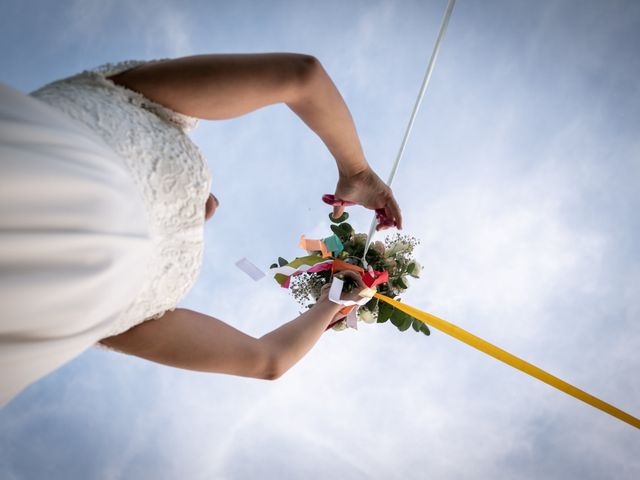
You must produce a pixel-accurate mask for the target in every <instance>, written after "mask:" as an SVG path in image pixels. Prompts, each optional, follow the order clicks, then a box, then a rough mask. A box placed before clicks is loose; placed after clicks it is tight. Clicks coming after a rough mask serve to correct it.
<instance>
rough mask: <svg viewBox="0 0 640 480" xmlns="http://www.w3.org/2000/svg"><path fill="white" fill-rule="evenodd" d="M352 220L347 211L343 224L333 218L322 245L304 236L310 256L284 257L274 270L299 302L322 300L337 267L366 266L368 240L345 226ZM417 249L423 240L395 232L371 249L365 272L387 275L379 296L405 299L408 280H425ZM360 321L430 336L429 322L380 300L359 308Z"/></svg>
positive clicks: (339, 325) (343, 323)
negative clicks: (421, 278) (322, 289)
mask: <svg viewBox="0 0 640 480" xmlns="http://www.w3.org/2000/svg"><path fill="white" fill-rule="evenodd" d="M348 218H349V215H348V214H347V213H346V212H345V213H344V214H343V215H342V216H341V217H340V218H338V219H334V218H333V216H332V215H331V214H329V219H330V220H331V222H332V223H333V224H332V225H331V230H332V231H333V235H331V236H330V237H327V238H325V239H323V240H306V239H305V238H304V236H303V237H302V239H301V246H302V247H303V248H305V249H307V250H308V253H309V255H308V256H306V257H301V258H296V259H295V260H293V261H291V262H288V261H287V260H286V259H284V258H282V257H279V258H278V262H277V263H274V264H273V265H271V270H272V272H274V273H275V279H276V281H277V282H278V283H280V285H282V286H283V287H288V288H290V290H291V293H292V295H293V297H294V298H295V299H296V300H297V301H298V303H300V304H301V305H303V306H305V307H307V308H310V307H312V306H313V305H314V303H315V302H316V301H317V300H318V298H319V297H320V289H321V288H322V287H323V285H325V284H326V283H329V282H330V281H331V278H332V268H331V265H332V263H333V262H336V261H338V263H339V262H346V263H347V264H351V265H354V266H359V267H364V266H363V265H362V263H363V262H362V260H361V259H362V256H363V253H364V249H365V244H366V241H367V235H366V234H364V233H356V232H355V231H354V229H353V227H352V226H351V225H350V224H349V223H347V222H346V220H347V219H348ZM418 244H419V240H417V239H416V238H414V237H412V236H410V235H402V234H399V233H396V234H395V235H392V236H390V237H387V238H386V239H385V241H384V242H380V241H376V242H373V243H372V244H371V245H370V246H369V250H368V251H367V254H366V257H365V260H366V264H367V268H366V269H361V270H362V271H363V272H370V273H371V274H374V272H375V274H381V273H384V272H386V275H388V280H387V281H386V282H384V283H380V284H378V285H376V286H375V287H374V288H375V289H376V290H377V292H378V293H380V294H381V295H385V296H388V297H391V298H393V299H395V300H400V298H399V296H400V295H401V294H402V293H403V292H405V291H406V290H407V289H408V288H409V282H410V281H409V278H419V277H420V273H421V270H422V267H421V266H420V264H419V263H418V262H417V261H416V260H415V259H414V258H413V250H414V248H415V247H416V246H417V245H418ZM371 278H372V277H371ZM352 287H353V285H350V284H349V283H346V284H345V289H348V288H352ZM357 319H358V320H359V321H363V322H366V323H385V322H387V321H390V322H391V323H392V324H393V325H394V326H395V327H396V328H397V329H398V330H400V331H402V332H404V331H405V330H408V329H409V328H410V327H412V328H413V330H415V331H416V332H422V333H423V334H425V335H429V334H430V331H429V327H428V326H427V325H426V324H425V323H423V322H421V321H420V320H418V319H415V318H413V317H411V316H410V315H408V314H407V313H404V312H402V311H400V310H397V309H395V308H393V307H392V306H391V305H389V304H387V303H385V302H379V301H378V299H377V298H371V300H369V301H368V302H367V303H365V304H364V305H362V306H360V307H359V308H358V309H357ZM347 323H348V322H347V320H346V319H342V320H340V321H338V322H336V323H334V324H333V329H334V330H344V329H345V328H347Z"/></svg>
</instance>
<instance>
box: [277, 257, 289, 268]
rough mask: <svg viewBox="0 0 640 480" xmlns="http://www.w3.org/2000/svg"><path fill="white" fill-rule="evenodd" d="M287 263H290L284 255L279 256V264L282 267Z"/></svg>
mask: <svg viewBox="0 0 640 480" xmlns="http://www.w3.org/2000/svg"><path fill="white" fill-rule="evenodd" d="M287 263H289V262H288V261H287V260H285V259H284V258H282V257H278V265H279V266H281V267H284V266H285V265H286V264H287Z"/></svg>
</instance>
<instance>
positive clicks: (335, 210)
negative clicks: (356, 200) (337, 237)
mask: <svg viewBox="0 0 640 480" xmlns="http://www.w3.org/2000/svg"><path fill="white" fill-rule="evenodd" d="M343 213H344V207H343V206H342V205H336V206H335V207H333V219H334V220H337V219H338V218H340V217H341V216H342V214H343Z"/></svg>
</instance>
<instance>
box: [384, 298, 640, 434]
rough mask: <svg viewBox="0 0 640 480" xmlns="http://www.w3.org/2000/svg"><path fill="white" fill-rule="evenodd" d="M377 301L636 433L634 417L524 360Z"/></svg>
mask: <svg viewBox="0 0 640 480" xmlns="http://www.w3.org/2000/svg"><path fill="white" fill-rule="evenodd" d="M374 296H375V297H376V298H377V299H378V300H381V301H383V302H386V303H388V304H389V305H391V306H392V307H394V308H397V309H398V310H402V311H403V312H405V313H406V314H408V315H411V316H412V317H414V318H417V319H418V320H420V321H421V322H424V323H426V324H427V325H430V326H432V327H434V328H437V329H438V330H440V331H442V332H444V333H446V334H447V335H450V336H452V337H453V338H455V339H457V340H460V341H461V342H464V343H466V344H467V345H470V346H472V347H474V348H476V349H477V350H480V351H481V352H483V353H486V354H487V355H491V356H492V357H494V358H496V359H498V360H500V361H501V362H504V363H506V364H507V365H511V366H512V367H513V368H517V369H518V370H520V371H522V372H524V373H526V374H528V375H531V376H532V377H534V378H537V379H538V380H541V381H543V382H544V383H546V384H548V385H551V386H552V387H555V388H557V389H558V390H560V391H562V392H564V393H566V394H568V395H571V396H572V397H575V398H577V399H578V400H582V401H583V402H585V403H587V404H589V405H591V406H592V407H595V408H597V409H599V410H602V411H603V412H605V413H608V414H609V415H613V416H614V417H616V418H617V419H619V420H622V421H623V422H626V423H628V424H629V425H631V426H633V427H636V428H638V429H640V420H639V419H637V418H636V417H634V416H632V415H629V414H628V413H626V412H623V411H622V410H620V409H618V408H616V407H614V406H613V405H611V404H609V403H606V402H603V401H602V400H600V399H599V398H597V397H594V396H593V395H590V394H588V393H587V392H584V391H582V390H580V389H579V388H576V387H574V386H573V385H571V384H569V383H567V382H565V381H564V380H561V379H559V378H558V377H554V376H553V375H551V374H550V373H547V372H545V371H544V370H542V369H540V368H538V367H536V366H535V365H532V364H531V363H529V362H525V361H524V360H522V359H520V358H518V357H516V356H515V355H511V354H510V353H509V352H506V351H504V350H502V349H501V348H498V347H496V346H495V345H492V344H491V343H489V342H487V341H485V340H483V339H481V338H479V337H476V336H475V335H473V334H471V333H469V332H467V331H466V330H463V329H462V328H460V327H457V326H455V325H454V324H452V323H449V322H447V321H446V320H443V319H441V318H438V317H436V316H434V315H431V314H430V313H426V312H423V311H421V310H418V309H417V308H413V307H410V306H409V305H405V304H403V303H400V302H398V301H396V300H394V299H392V298H389V297H386V296H384V295H380V294H379V293H376V294H375V295H374Z"/></svg>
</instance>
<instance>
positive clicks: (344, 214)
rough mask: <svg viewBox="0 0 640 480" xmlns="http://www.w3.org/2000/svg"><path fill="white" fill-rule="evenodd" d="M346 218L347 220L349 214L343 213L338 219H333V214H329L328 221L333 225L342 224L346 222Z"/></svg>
mask: <svg viewBox="0 0 640 480" xmlns="http://www.w3.org/2000/svg"><path fill="white" fill-rule="evenodd" d="M347 218H349V214H348V213H347V212H343V214H342V215H340V216H339V217H338V218H333V213H330V214H329V220H331V221H332V222H333V223H342V222H344V221H346V220H347Z"/></svg>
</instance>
